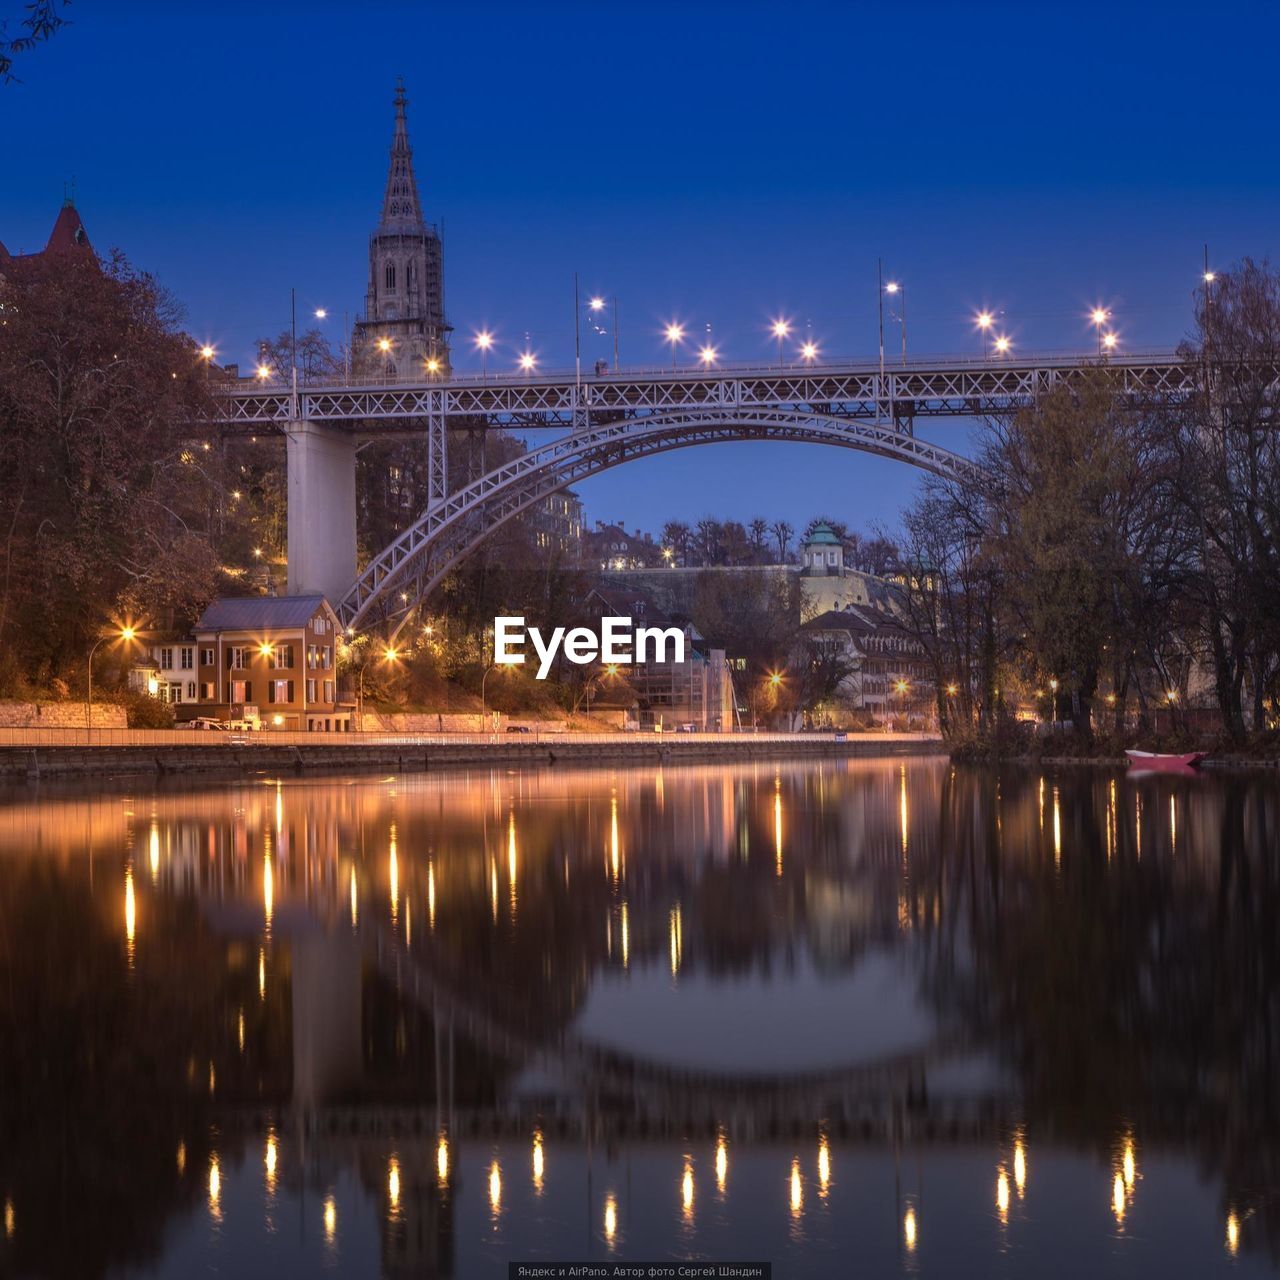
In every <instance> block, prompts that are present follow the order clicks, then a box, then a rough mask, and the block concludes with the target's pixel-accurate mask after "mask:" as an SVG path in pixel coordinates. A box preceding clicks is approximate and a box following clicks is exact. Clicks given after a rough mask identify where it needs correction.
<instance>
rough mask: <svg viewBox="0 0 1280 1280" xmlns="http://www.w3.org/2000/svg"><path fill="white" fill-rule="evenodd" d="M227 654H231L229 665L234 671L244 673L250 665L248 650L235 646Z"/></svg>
mask: <svg viewBox="0 0 1280 1280" xmlns="http://www.w3.org/2000/svg"><path fill="white" fill-rule="evenodd" d="M227 652H228V654H229V657H228V658H227V665H228V667H229V668H230V669H231V670H232V671H243V670H244V669H245V668H246V667H247V666H248V665H249V660H248V657H247V650H245V649H242V648H241V647H240V646H239V645H235V646H233V647H232V648H231V649H229V650H227Z"/></svg>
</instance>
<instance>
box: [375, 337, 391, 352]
mask: <svg viewBox="0 0 1280 1280" xmlns="http://www.w3.org/2000/svg"><path fill="white" fill-rule="evenodd" d="M378 350H379V351H384V352H385V351H390V350H391V339H390V338H379V339H378Z"/></svg>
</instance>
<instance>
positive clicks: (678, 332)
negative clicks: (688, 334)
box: [664, 320, 684, 373]
mask: <svg viewBox="0 0 1280 1280" xmlns="http://www.w3.org/2000/svg"><path fill="white" fill-rule="evenodd" d="M664 336H665V338H666V340H667V341H668V342H669V343H671V372H672V373H675V371H676V348H677V347H678V346H679V345H680V343H681V342H682V341H683V339H684V326H683V325H682V324H679V323H678V322H676V321H675V320H673V321H672V322H671V323H670V324H669V325H667V328H666V332H665V334H664Z"/></svg>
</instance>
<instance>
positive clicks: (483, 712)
mask: <svg viewBox="0 0 1280 1280" xmlns="http://www.w3.org/2000/svg"><path fill="white" fill-rule="evenodd" d="M506 665H507V664H506V663H505V662H494V663H492V664H490V667H489V670H488V671H486V672H485V673H484V675H482V676H481V677H480V729H481V731H482V732H483V730H484V722H485V720H486V718H487V717H488V714H489V713H488V711H487V710H486V704H485V692H484V687H485V685H486V684H488V682H489V677H490V676H491V675H492V674H493V673H494V672H495V671H497V670H498V668H499V667H505V666H506Z"/></svg>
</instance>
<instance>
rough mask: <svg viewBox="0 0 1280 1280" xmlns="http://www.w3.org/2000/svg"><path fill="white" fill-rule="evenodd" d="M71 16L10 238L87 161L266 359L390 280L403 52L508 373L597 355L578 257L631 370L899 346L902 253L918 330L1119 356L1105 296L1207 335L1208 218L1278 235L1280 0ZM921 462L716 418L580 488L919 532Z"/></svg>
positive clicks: (49, 64) (461, 341) (11, 3)
mask: <svg viewBox="0 0 1280 1280" xmlns="http://www.w3.org/2000/svg"><path fill="white" fill-rule="evenodd" d="M20 8H21V6H20V4H19V3H18V0H0V14H5V15H8V16H10V17H11V18H12V17H14V16H16V15H18V13H19V12H20ZM68 12H69V15H70V16H71V17H72V18H73V19H74V25H73V26H70V27H68V28H66V29H65V30H64V31H62V32H61V33H59V34H58V36H57V37H56V38H55V39H54V40H53V42H52V43H50V44H49V45H47V46H44V47H41V48H39V49H37V50H36V51H34V52H33V53H31V54H28V55H23V57H22V59H21V61H20V63H19V66H18V73H19V74H20V75H21V77H22V79H23V81H24V83H22V84H20V85H14V86H9V87H7V88H0V138H3V140H4V144H5V152H6V156H5V163H4V175H5V176H4V180H3V184H2V185H0V239H2V240H3V241H4V243H5V244H6V245H7V246H8V247H9V248H10V249H11V250H14V251H19V250H24V249H25V250H30V249H33V248H37V247H39V246H40V245H41V244H42V243H43V241H44V238H45V237H46V235H47V234H48V230H49V227H50V225H51V224H52V222H53V219H54V216H55V215H56V213H57V209H58V205H59V202H60V201H61V198H62V192H63V183H64V181H65V180H69V179H70V178H72V177H73V176H74V178H75V181H76V191H77V196H78V205H79V208H80V211H81V214H82V216H83V218H84V220H85V223H86V226H87V228H88V230H89V233H90V236H91V238H92V239H93V241H94V243H95V244H96V245H98V246H99V247H100V248H105V247H107V246H119V247H120V248H122V249H124V250H125V252H126V253H127V254H128V255H129V257H130V258H131V259H133V261H134V262H136V263H137V264H139V265H140V266H143V267H145V268H147V269H149V270H151V271H154V272H155V273H156V274H157V275H159V277H160V278H161V279H162V280H163V281H164V283H165V284H166V285H167V286H168V287H169V288H170V289H171V290H172V291H173V292H174V293H175V294H176V295H177V297H178V298H179V299H180V300H181V302H182V303H183V305H184V306H185V308H186V313H187V319H188V325H189V327H190V329H191V331H192V332H193V333H194V334H195V335H196V336H197V337H199V338H201V339H207V340H209V341H211V342H212V343H213V344H214V345H215V346H216V347H217V348H218V350H219V354H220V357H221V358H224V359H228V360H230V359H239V360H240V361H241V362H242V363H248V362H250V361H251V358H252V355H253V340H254V339H255V338H256V337H258V336H260V335H265V334H268V333H271V332H278V331H279V330H280V329H281V328H283V327H284V326H285V325H286V324H287V321H288V307H289V288H290V286H291V285H296V286H297V288H298V294H299V299H300V305H301V306H305V307H307V308H311V307H314V306H321V305H323V306H326V307H327V308H328V309H329V312H330V315H331V317H335V319H331V321H330V324H331V326H332V333H333V336H334V338H335V339H336V338H337V337H338V329H339V328H340V322H339V321H337V319H336V317H339V316H341V314H342V312H343V309H344V308H345V309H347V310H348V311H350V312H353V313H354V312H355V311H356V310H357V309H358V308H359V307H360V306H361V305H362V302H363V295H364V288H365V274H366V270H367V257H366V246H367V237H368V234H369V232H370V230H371V229H372V228H373V225H374V223H375V221H376V219H377V215H378V212H379V208H380V204H381V198H382V189H383V183H384V180H385V173H386V158H387V148H388V146H389V143H390V136H391V118H392V111H391V95H392V90H393V86H394V83H395V78H396V76H397V75H403V76H404V78H405V81H406V84H407V87H408V91H409V96H410V107H409V113H410V131H411V137H412V140H413V143H414V147H415V162H416V167H417V172H418V178H419V183H420V186H421V188H422V196H423V200H424V203H425V206H426V209H427V212H428V216H429V217H431V218H432V219H434V220H443V221H444V224H445V274H446V286H447V303H448V310H449V314H450V318H451V320H452V322H453V323H454V325H455V326H456V328H457V341H456V354H455V363H457V364H458V365H460V366H462V367H467V366H468V365H469V364H478V360H477V358H476V357H475V356H474V355H473V354H472V353H471V350H470V344H469V342H467V341H466V339H467V337H468V335H469V334H471V333H472V332H473V331H474V330H475V329H477V328H479V327H481V326H483V325H487V326H488V327H490V328H491V329H493V330H494V331H495V332H496V334H497V335H498V339H499V343H500V347H499V349H498V351H497V352H496V353H495V354H493V355H491V357H490V358H491V362H492V366H491V367H494V368H497V367H502V366H504V365H508V366H509V365H511V364H513V363H514V353H515V352H516V351H517V350H519V349H520V348H522V347H523V346H524V344H525V340H526V338H525V335H526V334H527V335H528V341H529V343H530V345H531V347H532V348H533V349H534V350H535V351H537V352H538V353H539V356H540V358H541V361H542V363H543V366H544V367H547V366H552V365H567V364H569V363H571V362H572V355H573V295H572V287H573V273H574V271H575V270H577V271H579V272H580V273H581V276H582V281H583V289H584V292H591V291H597V290H598V291H600V292H602V293H607V294H610V295H612V294H615V293H616V294H617V295H618V297H619V298H620V300H621V308H622V324H621V335H622V355H623V362H624V363H628V362H630V363H654V362H657V361H659V360H661V359H662V358H663V351H664V348H663V347H662V345H661V340H660V329H661V325H662V324H663V322H665V321H666V320H667V319H668V318H670V317H678V318H679V319H681V320H682V321H683V322H684V323H685V325H686V327H687V329H688V330H689V333H690V335H691V336H695V337H698V338H699V339H700V338H701V335H702V334H703V333H704V332H705V326H706V325H707V324H708V323H710V324H711V326H712V333H713V336H714V341H715V343H716V345H717V346H719V347H720V348H721V349H722V351H723V352H724V354H725V355H726V357H727V358H730V359H754V358H758V357H761V356H767V355H768V353H769V352H770V351H771V350H772V349H773V348H772V346H771V342H770V339H769V337H768V335H767V325H768V322H769V320H770V318H771V317H772V316H774V315H776V314H779V313H782V314H785V315H787V316H789V317H791V319H792V320H793V321H794V322H795V323H796V325H797V331H799V330H802V329H804V328H805V327H806V326H808V327H809V328H810V329H811V331H812V333H813V335H814V337H815V339H816V340H817V341H818V342H819V343H820V344H821V346H822V348H823V350H824V351H825V352H826V353H828V354H854V353H858V354H868V355H869V354H871V353H872V352H873V351H874V349H875V343H876V327H875V326H876V318H875V317H876V258H877V255H882V256H883V258H884V260H885V264H886V272H887V273H888V274H889V275H892V276H894V277H896V278H899V279H901V280H903V281H905V283H906V286H907V289H908V305H909V310H908V323H909V330H908V336H909V339H910V347H911V349H912V350H913V351H914V352H926V351H934V352H949V351H961V350H967V351H976V350H977V349H978V343H977V338H976V336H975V334H974V331H973V329H972V325H971V317H972V315H973V313H974V311H975V310H976V309H978V308H979V307H982V306H987V307H990V308H992V309H996V310H999V309H1003V311H1004V313H1005V315H1004V318H1003V320H1002V324H1003V325H1004V327H1005V328H1006V330H1007V332H1008V333H1009V334H1010V335H1011V337H1012V338H1013V339H1014V341H1015V343H1016V344H1017V347H1018V349H1019V350H1022V351H1028V350H1032V349H1048V348H1057V349H1061V348H1066V347H1078V348H1080V349H1081V350H1087V349H1089V347H1090V344H1091V342H1092V337H1091V331H1090V330H1089V328H1088V324H1087V321H1086V320H1085V318H1084V313H1085V312H1086V311H1087V310H1088V308H1089V307H1090V306H1092V305H1094V304H1095V302H1099V301H1100V302H1102V303H1104V304H1106V305H1107V306H1109V307H1111V308H1113V309H1114V313H1115V317H1116V328H1117V330H1118V331H1119V333H1120V335H1121V338H1122V340H1123V341H1124V343H1125V344H1126V345H1127V346H1129V347H1153V346H1161V345H1167V344H1172V343H1174V342H1176V341H1177V340H1178V339H1179V338H1180V337H1182V336H1183V334H1184V333H1185V332H1186V330H1187V327H1188V323H1189V303H1190V294H1191V291H1192V289H1193V288H1194V286H1195V285H1196V283H1197V280H1198V274H1199V268H1200V259H1201V254H1202V245H1203V244H1204V243H1205V242H1208V244H1209V246H1210V254H1211V257H1212V259H1213V262H1214V263H1215V264H1216V265H1223V264H1227V263H1230V262H1231V261H1232V260H1234V259H1237V258H1239V257H1240V256H1241V255H1243V254H1252V255H1254V256H1263V255H1267V254H1269V253H1271V252H1272V251H1273V248H1274V242H1275V235H1276V232H1275V227H1276V220H1275V219H1276V212H1277V201H1276V196H1277V194H1278V192H1280V168H1278V167H1277V164H1276V156H1277V142H1276V139H1277V136H1278V132H1280V131H1278V130H1277V124H1278V123H1280V120H1278V116H1280V111H1278V110H1277V105H1276V98H1275V88H1274V81H1273V68H1274V56H1275V55H1274V50H1275V48H1276V45H1277V36H1278V35H1280V19H1277V17H1276V14H1275V11H1274V10H1273V9H1270V8H1269V7H1268V6H1265V5H1263V4H1261V3H1259V4H1228V3H1220V4H1217V5H1215V6H1212V7H1205V6H1198V7H1195V6H1190V5H1178V4H1162V5H1160V6H1156V5H1154V4H1143V5H1137V4H1135V5H1128V6H1127V5H1124V4H1115V3H1113V4H1108V5H1100V6H1091V5H1071V6H1066V5H1062V6H1050V5H1048V4H1042V3H1027V2H1026V0H1024V3H1021V4H1017V5H1014V4H1010V5H993V4H986V5H984V4H960V3H955V4H945V5H926V4H919V3H917V4H899V5H896V6H895V5H889V4H884V3H877V4H874V5H866V6H863V5H855V4H843V5H820V4H805V3H792V4H787V5H764V4H754V5H753V4H750V3H740V4H731V3H724V4H697V3H689V4H670V5H666V4H643V5H641V4H619V5H602V4H596V3H592V4H586V3H584V4H555V3H551V4H535V3H528V0H526V2H525V3H523V4H520V5H507V4H503V3H485V4H469V3H453V4H448V5H436V4H432V5H410V4H388V3H379V2H377V0H368V2H366V3H363V4H360V5H338V4H335V3H315V2H313V3H309V4H306V5H303V4H290V3H277V4H271V5H262V4H254V5H249V4H241V3H236V2H223V3H219V4H217V5H214V6H209V5H202V6H185V5H181V6H179V5H163V4H159V3H143V4H135V5H129V6H125V5H123V4H119V3H117V4H103V3H95V2H94V0H83V2H79V0H78V2H77V3H76V4H75V5H74V7H73V8H72V9H71V10H69V11H68ZM887 340H888V342H889V344H890V346H891V347H892V346H894V345H895V344H896V342H897V340H898V339H897V331H896V329H894V328H891V330H890V332H889V333H888V335H887ZM598 343H599V346H600V350H599V352H598V354H599V355H601V356H603V355H605V354H607V350H608V340H606V339H599V340H598ZM586 354H587V356H588V358H591V357H592V356H593V355H594V354H596V353H595V352H594V351H593V350H592V349H591V347H590V344H588V349H587V353H586ZM932 431H933V433H938V434H940V435H942V436H945V437H946V438H948V439H949V440H951V441H952V442H956V443H962V442H963V440H964V437H965V433H966V428H965V427H964V426H963V425H947V424H940V425H937V426H935V427H934V428H933V429H932ZM914 486H915V478H914V473H912V472H910V471H909V470H908V469H906V468H904V467H901V466H900V465H898V464H893V463H889V462H881V461H877V460H873V459H868V458H865V457H863V456H861V455H859V454H854V453H846V452H836V451H832V450H823V449H819V448H810V447H801V446H784V445H733V446H730V445H721V446H716V447H715V448H705V449H696V450H688V451H681V452H678V453H676V454H673V455H668V456H667V457H665V458H661V459H655V460H652V461H649V462H646V463H639V464H635V465H633V466H629V467H625V468H622V469H620V470H618V471H616V472H612V473H610V474H607V475H605V476H602V477H599V478H597V479H596V480H594V481H591V482H589V483H588V484H586V485H584V486H583V487H582V490H581V492H582V495H583V498H584V499H585V501H586V503H587V510H588V516H589V517H591V518H603V517H608V518H615V519H616V518H621V519H624V520H625V521H626V522H627V524H628V526H630V525H631V524H634V523H640V524H642V525H643V526H645V527H652V528H656V527H657V526H659V525H660V524H661V522H662V521H663V520H664V519H667V518H671V517H680V518H688V519H696V518H697V517H699V516H701V515H703V514H707V513H714V514H718V515H721V516H726V517H728V516H735V517H743V518H745V517H749V516H750V515H752V514H754V513H756V512H760V513H763V514H767V515H771V516H783V517H785V518H788V519H790V520H791V521H792V522H793V523H795V524H797V525H800V524H803V522H804V521H805V520H806V519H807V518H808V517H809V516H810V515H811V514H812V513H814V512H817V511H823V512H827V513H830V514H834V515H839V516H842V517H844V518H846V519H848V520H849V521H850V522H851V523H853V524H854V525H855V526H856V525H859V524H869V523H873V522H877V521H880V522H887V523H892V521H893V520H894V518H895V516H896V513H897V511H898V509H899V508H900V506H901V504H902V502H903V501H904V500H905V499H906V498H908V497H909V495H910V494H911V492H912V491H913V489H914Z"/></svg>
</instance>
